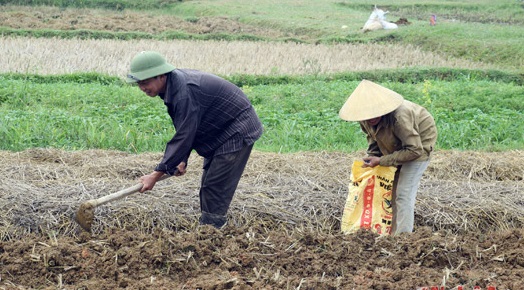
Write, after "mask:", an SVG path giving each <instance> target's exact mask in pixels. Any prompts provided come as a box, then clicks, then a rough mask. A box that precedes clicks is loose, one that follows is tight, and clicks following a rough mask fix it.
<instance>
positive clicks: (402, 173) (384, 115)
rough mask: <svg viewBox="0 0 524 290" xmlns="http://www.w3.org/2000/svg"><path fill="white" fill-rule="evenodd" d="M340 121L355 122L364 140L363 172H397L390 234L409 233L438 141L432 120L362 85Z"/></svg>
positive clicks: (422, 110) (373, 86)
mask: <svg viewBox="0 0 524 290" xmlns="http://www.w3.org/2000/svg"><path fill="white" fill-rule="evenodd" d="M339 116H340V118H342V119H343V120H346V121H358V122H359V123H360V127H361V128H362V131H364V133H365V134H366V137H367V140H368V145H369V146H368V150H367V154H368V156H367V157H365V158H364V162H365V163H364V167H375V166H377V165H382V166H397V168H398V169H397V172H396V174H395V181H394V184H393V199H392V201H393V225H392V233H394V234H398V233H403V232H412V231H413V224H414V218H415V199H416V195H417V190H418V187H419V184H420V179H421V178H422V174H423V173H424V171H425V170H426V168H427V167H428V164H429V160H430V154H431V152H432V151H433V149H434V147H435V143H436V141H437V128H436V125H435V121H434V120H433V117H432V116H431V114H430V113H429V112H428V111H427V110H426V109H425V108H423V107H422V106H419V105H417V104H415V103H412V102H410V101H408V100H405V99H404V98H403V97H402V96H401V95H400V94H398V93H396V92H394V91H392V90H390V89H388V88H385V87H383V86H381V85H379V84H376V83H374V82H371V81H368V80H363V81H362V82H360V84H359V85H358V86H357V88H356V89H355V91H353V93H352V94H351V95H350V96H349V98H348V99H347V101H346V102H345V103H344V105H343V106H342V108H341V109H340V112H339Z"/></svg>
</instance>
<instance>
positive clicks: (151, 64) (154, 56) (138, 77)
mask: <svg viewBox="0 0 524 290" xmlns="http://www.w3.org/2000/svg"><path fill="white" fill-rule="evenodd" d="M174 69H175V67H174V66H173V65H171V64H169V63H167V62H166V59H165V58H164V57H163V56H162V55H161V54H160V53H158V52H156V51H142V52H140V53H138V54H137V55H136V56H135V57H134V58H133V60H131V72H130V73H129V74H128V75H127V82H128V83H136V82H139V81H143V80H146V79H149V78H152V77H156V76H159V75H162V74H165V73H168V72H170V71H172V70H174Z"/></svg>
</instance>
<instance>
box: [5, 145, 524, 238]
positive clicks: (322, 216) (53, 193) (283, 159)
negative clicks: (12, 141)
mask: <svg viewBox="0 0 524 290" xmlns="http://www.w3.org/2000/svg"><path fill="white" fill-rule="evenodd" d="M363 154H364V153H363V152H357V153H354V154H343V153H326V152H320V153H313V152H302V153H296V154H275V153H263V152H254V153H253V156H252V159H251V160H250V162H249V164H248V167H247V169H246V172H245V174H244V177H243V179H242V180H241V183H240V185H239V188H238V191H237V194H236V196H235V199H234V200H233V203H232V207H231V211H230V220H231V223H232V224H234V225H239V226H242V225H246V224H249V223H262V224H264V226H265V227H267V228H279V227H284V228H287V227H289V228H295V229H300V228H310V229H315V230H318V231H320V232H333V231H338V230H339V228H340V226H339V225H340V217H341V215H342V208H343V206H344V203H345V199H346V196H347V184H348V182H349V170H350V168H351V164H352V162H353V160H355V158H359V157H361V156H362V155H363ZM160 158H161V154H156V153H155V154H141V155H132V154H127V153H122V152H115V151H97V150H93V151H79V152H67V151H60V150H51V149H30V150H26V151H22V152H18V153H14V152H6V151H0V159H1V160H2V165H1V166H0V172H1V174H2V176H3V178H2V179H1V180H0V207H1V208H2V209H4V210H2V211H1V212H0V240H5V239H13V238H17V237H21V236H24V235H26V234H27V233H28V232H35V231H38V232H44V233H45V232H60V233H61V234H64V235H76V234H77V231H78V230H79V228H78V226H77V225H76V224H75V223H74V222H72V220H71V216H72V215H73V213H74V212H75V211H76V210H77V209H78V206H79V205H80V204H81V203H82V202H85V201H87V200H89V199H92V198H98V197H100V196H103V195H107V194H109V193H112V192H115V191H118V190H121V189H123V188H126V187H130V186H132V185H134V184H135V183H136V182H137V178H138V177H139V176H141V175H142V174H145V173H149V172H150V170H152V168H154V166H155V165H156V162H158V161H159V160H160ZM523 161H524V151H509V152H503V153H478V152H457V151H439V152H436V154H435V155H434V157H433V160H432V162H431V165H430V167H429V169H428V171H427V172H426V174H425V176H424V178H423V180H422V183H421V187H420V190H419V195H418V199H417V206H416V223H417V225H418V226H422V225H424V226H426V225H427V226H431V227H433V229H435V230H450V231H453V232H455V233H476V232H484V233H485V232H492V231H498V230H504V229H511V228H519V227H522V226H524V212H523V210H522V206H523V202H522V194H523V186H524V180H523V176H524V169H523V168H522V166H521V164H522V163H523ZM200 166H201V158H200V157H195V156H192V157H191V159H190V170H189V172H188V173H187V174H186V175H185V176H183V177H172V178H171V179H168V180H165V181H162V182H159V183H158V184H157V186H156V187H155V188H154V190H153V191H152V192H150V193H148V194H135V195H132V196H130V197H128V198H126V199H125V200H120V201H115V202H112V203H109V204H107V205H103V206H101V207H99V208H97V209H96V211H95V224H94V232H95V233H100V232H102V231H105V230H108V229H109V228H127V229H134V230H139V231H142V232H145V233H147V232H150V231H151V230H152V229H154V228H170V229H192V228H194V227H195V226H196V224H197V219H198V216H199V203H198V186H199V175H200Z"/></svg>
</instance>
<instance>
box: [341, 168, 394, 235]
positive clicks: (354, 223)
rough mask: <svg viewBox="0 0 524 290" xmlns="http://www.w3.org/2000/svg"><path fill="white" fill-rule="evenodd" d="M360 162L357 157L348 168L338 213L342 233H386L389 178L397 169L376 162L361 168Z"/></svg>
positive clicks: (388, 226) (390, 214)
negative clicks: (345, 193) (346, 188)
mask: <svg viewBox="0 0 524 290" xmlns="http://www.w3.org/2000/svg"><path fill="white" fill-rule="evenodd" d="M363 164H364V162H363V161H361V160H357V161H354V162H353V167H352V168H351V176H350V178H351V182H350V183H349V192H348V197H347V200H346V204H345V206H344V212H343V213H342V221H341V229H342V232H344V233H347V234H349V233H354V232H356V231H358V230H359V229H367V230H371V231H373V232H376V233H378V234H381V235H389V234H391V223H392V219H393V208H392V207H391V197H392V192H393V179H394V178H395V171H397V168H396V167H394V166H380V165H378V166H375V167H366V168H362V165H363Z"/></svg>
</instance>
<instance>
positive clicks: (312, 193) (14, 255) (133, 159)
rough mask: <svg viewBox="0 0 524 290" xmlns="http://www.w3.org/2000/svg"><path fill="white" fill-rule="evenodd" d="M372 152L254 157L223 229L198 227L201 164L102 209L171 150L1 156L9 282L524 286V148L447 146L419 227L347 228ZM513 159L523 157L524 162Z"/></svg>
mask: <svg viewBox="0 0 524 290" xmlns="http://www.w3.org/2000/svg"><path fill="white" fill-rule="evenodd" d="M362 155H363V152H357V153H354V154H345V153H325V152H320V153H305V152H304V153H297V154H274V153H263V152H254V153H253V156H252V158H251V160H250V162H249V164H248V167H247V169H246V171H245V174H244V176H243V179H242V181H241V184H240V185H239V188H238V191H237V194H236V195H235V198H234V200H233V203H232V207H231V210H230V213H229V221H230V222H229V224H228V225H227V226H226V228H224V229H222V230H217V229H214V228H212V227H208V226H198V225H197V220H198V215H199V203H198V184H199V175H200V166H201V159H200V158H199V157H196V156H192V157H191V159H190V168H189V171H188V173H187V174H186V175H185V176H182V177H173V178H171V179H168V180H165V181H162V182H159V183H158V184H157V186H156V187H155V188H154V189H153V190H152V191H151V192H149V193H147V194H135V195H132V196H130V197H128V198H126V199H124V200H120V201H114V202H111V203H109V204H107V205H103V206H100V207H99V208H97V210H96V214H95V215H96V217H95V224H94V228H93V232H92V233H86V232H83V231H81V229H80V228H79V227H78V226H77V225H76V224H75V223H74V222H73V221H72V220H71V216H72V215H73V214H74V212H75V210H76V209H77V208H78V206H79V205H80V204H81V203H82V202H85V201H86V200H88V199H92V198H96V197H100V196H104V195H106V194H109V193H111V192H114V191H117V190H120V189H122V188H125V187H129V186H132V185H134V184H135V183H136V180H137V178H138V177H139V176H141V175H142V174H144V173H148V172H149V171H150V170H151V169H152V168H153V167H154V165H155V164H156V162H158V160H160V158H161V154H157V153H151V154H139V155H134V154H127V153H122V152H113V151H96V150H95V151H78V152H67V151H61V150H49V149H31V150H26V151H23V152H2V151H0V160H2V163H1V164H0V171H1V173H2V175H3V178H2V179H1V180H0V207H1V208H2V211H1V213H0V234H1V236H0V238H1V239H0V289H417V287H422V286H437V285H439V286H440V285H445V286H446V289H454V288H455V289H456V287H457V286H459V285H463V286H464V287H465V289H473V287H474V286H480V287H482V289H486V288H487V286H495V287H497V289H524V236H523V235H524V230H523V222H524V214H523V208H522V206H523V204H522V201H521V198H522V193H523V192H522V189H523V185H524V183H523V179H522V177H523V169H522V168H521V167H520V165H519V164H522V161H524V158H523V156H524V152H522V151H511V152H505V153H478V152H452V151H446V152H445V151H441V152H436V154H435V156H434V158H433V160H432V163H431V165H430V167H429V169H428V171H427V172H426V175H425V176H424V178H423V180H422V184H421V188H420V190H419V195H418V199H417V208H416V227H415V232H414V233H412V234H402V235H399V236H379V235H377V234H374V233H372V232H370V231H363V230H361V231H359V232H357V233H352V234H343V233H341V232H340V217H341V215H342V208H343V206H344V202H345V199H346V196H347V185H348V182H349V169H350V168H351V164H352V161H353V160H355V159H356V158H360V157H362ZM511 164H513V165H511Z"/></svg>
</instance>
